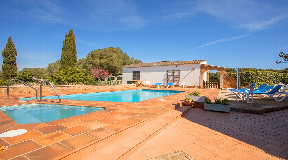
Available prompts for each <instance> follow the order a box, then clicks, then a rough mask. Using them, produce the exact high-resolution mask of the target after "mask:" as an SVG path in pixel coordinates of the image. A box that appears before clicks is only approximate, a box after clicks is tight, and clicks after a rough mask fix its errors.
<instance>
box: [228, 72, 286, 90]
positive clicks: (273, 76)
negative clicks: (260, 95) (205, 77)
mask: <svg viewBox="0 0 288 160" xmlns="http://www.w3.org/2000/svg"><path fill="white" fill-rule="evenodd" d="M227 73H228V75H229V76H231V77H234V78H235V79H236V77H237V75H236V73H235V72H227ZM252 83H256V84H257V86H260V85H262V84H268V85H275V84H279V83H282V84H288V73H279V72H273V71H258V70H256V71H243V72H240V85H241V86H247V85H249V84H252Z"/></svg>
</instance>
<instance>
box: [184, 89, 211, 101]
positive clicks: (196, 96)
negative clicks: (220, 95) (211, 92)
mask: <svg viewBox="0 0 288 160" xmlns="http://www.w3.org/2000/svg"><path fill="white" fill-rule="evenodd" d="M185 98H192V100H193V102H203V103H204V102H205V98H206V96H200V93H199V92H198V91H194V92H192V93H189V94H187V95H185Z"/></svg>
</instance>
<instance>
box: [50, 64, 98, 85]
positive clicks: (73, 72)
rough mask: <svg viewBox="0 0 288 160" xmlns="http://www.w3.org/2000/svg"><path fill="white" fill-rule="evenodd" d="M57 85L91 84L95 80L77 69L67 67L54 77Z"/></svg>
mask: <svg viewBox="0 0 288 160" xmlns="http://www.w3.org/2000/svg"><path fill="white" fill-rule="evenodd" d="M51 79H53V81H54V83H55V84H62V85H63V84H72V83H77V84H91V83H93V78H92V77H90V76H88V75H86V74H85V72H84V71H83V70H81V69H78V68H77V67H66V68H64V69H61V70H59V71H58V72H56V73H55V74H53V75H52V77H51Z"/></svg>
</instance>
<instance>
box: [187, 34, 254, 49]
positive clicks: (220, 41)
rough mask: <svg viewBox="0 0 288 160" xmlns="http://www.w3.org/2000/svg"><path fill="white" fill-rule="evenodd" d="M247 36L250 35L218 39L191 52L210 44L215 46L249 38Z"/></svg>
mask: <svg viewBox="0 0 288 160" xmlns="http://www.w3.org/2000/svg"><path fill="white" fill-rule="evenodd" d="M249 35H251V34H245V35H241V36H237V37H230V38H223V39H219V40H216V41H213V42H210V43H207V44H204V45H202V46H200V47H197V48H194V49H193V50H192V51H194V50H196V49H199V48H202V47H205V46H209V45H212V44H216V43H222V42H228V41H233V40H235V39H239V38H243V37H246V36H249Z"/></svg>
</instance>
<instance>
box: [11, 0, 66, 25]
mask: <svg viewBox="0 0 288 160" xmlns="http://www.w3.org/2000/svg"><path fill="white" fill-rule="evenodd" d="M14 1H15V2H16V4H17V5H19V6H21V7H18V9H16V11H17V12H18V13H19V14H20V15H18V16H23V15H24V16H28V17H30V18H33V19H38V20H41V21H49V22H60V21H62V19H61V18H60V17H61V16H60V15H61V13H62V12H63V10H64V9H63V8H62V7H61V6H59V5H57V4H56V3H54V2H52V1H51V0H28V1H26V0H14Z"/></svg>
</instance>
